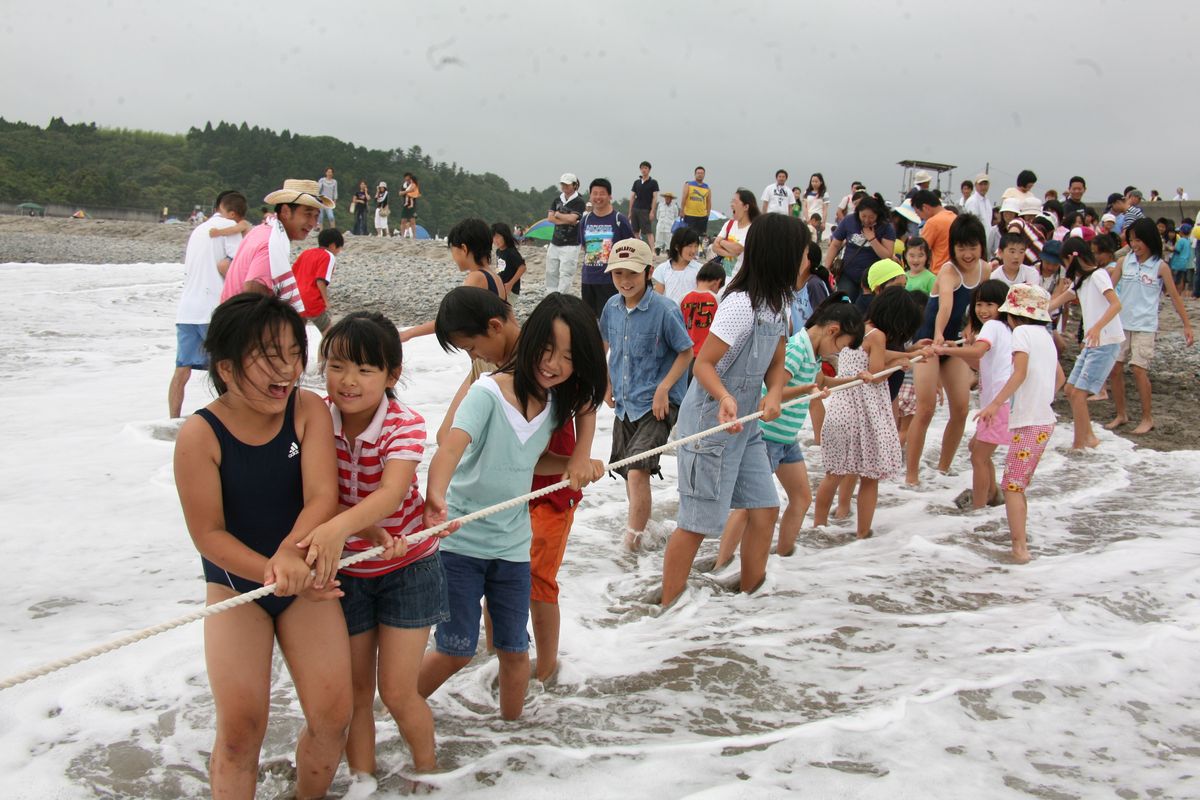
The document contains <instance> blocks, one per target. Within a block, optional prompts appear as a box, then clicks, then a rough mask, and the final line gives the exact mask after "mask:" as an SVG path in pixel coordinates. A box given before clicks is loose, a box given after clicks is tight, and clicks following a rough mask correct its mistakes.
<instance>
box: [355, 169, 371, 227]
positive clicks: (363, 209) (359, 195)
mask: <svg viewBox="0 0 1200 800" xmlns="http://www.w3.org/2000/svg"><path fill="white" fill-rule="evenodd" d="M370 203H371V190H370V189H369V188H367V182H366V181H359V182H358V190H357V191H356V192H355V193H354V199H353V200H351V201H350V208H351V209H352V210H353V211H354V230H352V231H351V233H353V234H354V235H355V236H369V235H370V232H369V231H368V230H367V206H368V205H370Z"/></svg>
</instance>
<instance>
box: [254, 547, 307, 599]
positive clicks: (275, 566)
mask: <svg viewBox="0 0 1200 800" xmlns="http://www.w3.org/2000/svg"><path fill="white" fill-rule="evenodd" d="M312 580H313V576H312V571H311V570H310V569H309V568H308V564H306V563H305V562H304V559H303V558H302V557H301V556H300V553H299V552H298V551H297V550H296V549H295V548H293V547H291V546H290V545H288V544H286V543H285V544H284V545H283V546H281V547H280V548H279V550H277V551H276V552H275V555H273V556H271V559H270V560H269V561H268V562H267V569H266V572H265V574H264V575H263V585H264V586H270V585H272V584H274V586H275V595H276V596H277V597H288V596H290V595H296V594H300V593H301V592H303V591H304V590H305V589H307V588H308V587H309V586H310V585H312Z"/></svg>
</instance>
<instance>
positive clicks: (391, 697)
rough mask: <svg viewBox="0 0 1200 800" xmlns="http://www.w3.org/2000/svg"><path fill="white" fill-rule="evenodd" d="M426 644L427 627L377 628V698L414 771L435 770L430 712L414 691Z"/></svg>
mask: <svg viewBox="0 0 1200 800" xmlns="http://www.w3.org/2000/svg"><path fill="white" fill-rule="evenodd" d="M428 642H429V628H391V627H388V626H387V625H381V626H380V627H379V696H380V697H381V698H382V699H383V704H384V705H386V706H387V708H388V711H390V712H391V713H392V718H393V719H394V720H396V724H397V725H398V726H399V727H400V734H401V735H402V736H403V737H404V741H405V742H407V743H408V751H409V753H411V754H412V760H413V767H414V768H415V769H416V770H417V771H418V772H430V771H432V770H434V769H437V758H436V756H435V753H434V742H433V713H432V712H431V711H430V710H429V704H428V703H426V702H425V698H424V697H422V696H421V694H420V692H418V691H417V676H418V675H419V674H420V670H421V661H422V658H423V656H424V655H425V645H426V644H427V643H428ZM372 721H374V720H372Z"/></svg>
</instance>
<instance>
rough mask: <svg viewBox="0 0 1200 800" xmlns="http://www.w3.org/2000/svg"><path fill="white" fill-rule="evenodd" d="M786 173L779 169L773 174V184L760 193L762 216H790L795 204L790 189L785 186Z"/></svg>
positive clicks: (784, 170)
mask: <svg viewBox="0 0 1200 800" xmlns="http://www.w3.org/2000/svg"><path fill="white" fill-rule="evenodd" d="M787 179H788V173H787V170H786V169H781V170H778V171H776V173H775V182H774V183H772V184H771V185H770V186H768V187H767V188H765V189H763V193H762V211H763V213H764V214H790V213H791V212H792V206H794V205H795V204H796V200H795V198H793V197H792V187H790V186H788V185H787Z"/></svg>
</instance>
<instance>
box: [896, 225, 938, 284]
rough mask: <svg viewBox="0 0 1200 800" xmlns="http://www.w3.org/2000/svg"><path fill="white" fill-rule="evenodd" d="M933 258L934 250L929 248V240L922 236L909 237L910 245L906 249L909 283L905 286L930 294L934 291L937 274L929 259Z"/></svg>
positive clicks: (905, 259)
mask: <svg viewBox="0 0 1200 800" xmlns="http://www.w3.org/2000/svg"><path fill="white" fill-rule="evenodd" d="M932 258H933V251H932V250H931V249H930V248H929V242H927V241H925V240H924V239H922V238H921V237H920V236H913V237H910V238H909V240H908V247H907V249H905V251H904V265H905V266H906V267H908V283H907V284H905V287H906V288H907V289H908V290H909V291H910V292H924V293H925V294H927V295H928V294H929V293H930V292H932V291H933V282H934V280H935V279H936V278H937V275H935V274H934V273H933V272H932V271H930V269H929V260H930V259H932Z"/></svg>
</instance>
